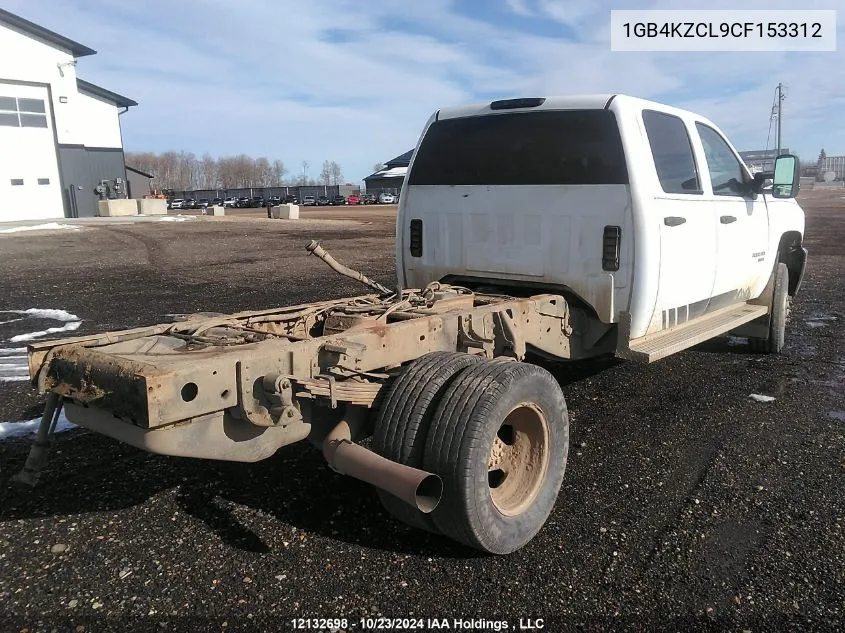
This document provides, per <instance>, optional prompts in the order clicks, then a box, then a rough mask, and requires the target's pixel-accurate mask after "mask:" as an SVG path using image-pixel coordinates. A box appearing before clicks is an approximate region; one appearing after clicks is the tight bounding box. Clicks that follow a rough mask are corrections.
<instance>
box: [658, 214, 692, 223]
mask: <svg viewBox="0 0 845 633" xmlns="http://www.w3.org/2000/svg"><path fill="white" fill-rule="evenodd" d="M686 221H687V219H686V218H681V217H678V216H677V215H670V216H667V217H665V218H663V224H665V225H666V226H678V225H679V224H683V223H684V222H686Z"/></svg>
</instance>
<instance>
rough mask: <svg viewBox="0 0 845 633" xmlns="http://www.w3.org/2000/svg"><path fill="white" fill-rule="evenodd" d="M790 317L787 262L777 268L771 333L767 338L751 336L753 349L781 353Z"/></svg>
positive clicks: (767, 352)
mask: <svg viewBox="0 0 845 633" xmlns="http://www.w3.org/2000/svg"><path fill="white" fill-rule="evenodd" d="M788 318H789V270H788V269H787V267H786V264H778V265H777V268H776V269H775V287H774V291H773V292H772V305H771V315H770V318H769V335H768V337H766V338H749V339H748V344H749V346H750V347H751V350H752V351H754V352H759V353H763V354H779V353H780V352H781V350H782V349H783V345H784V340H785V338H786V321H787V319H788Z"/></svg>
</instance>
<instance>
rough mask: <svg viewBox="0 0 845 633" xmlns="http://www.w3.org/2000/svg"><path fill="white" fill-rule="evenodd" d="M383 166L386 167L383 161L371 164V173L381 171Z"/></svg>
mask: <svg viewBox="0 0 845 633" xmlns="http://www.w3.org/2000/svg"><path fill="white" fill-rule="evenodd" d="M385 167H386V165H385V164H384V163H376V164H375V165H373V173H376V172H377V171H381V170H382V169H384V168H385Z"/></svg>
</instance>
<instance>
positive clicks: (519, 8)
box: [505, 0, 534, 15]
mask: <svg viewBox="0 0 845 633" xmlns="http://www.w3.org/2000/svg"><path fill="white" fill-rule="evenodd" d="M505 2H506V3H507V5H508V7H510V10H511V11H513V12H514V13H517V14H519V15H534V12H533V11H532V10H531V9H529V8H528V2H527V0H505Z"/></svg>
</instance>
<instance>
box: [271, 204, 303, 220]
mask: <svg viewBox="0 0 845 633" xmlns="http://www.w3.org/2000/svg"><path fill="white" fill-rule="evenodd" d="M270 217H272V218H274V219H276V220H298V219H299V205H297V204H280V205H278V206H275V207H273V208H272V209H271V210H270Z"/></svg>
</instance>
